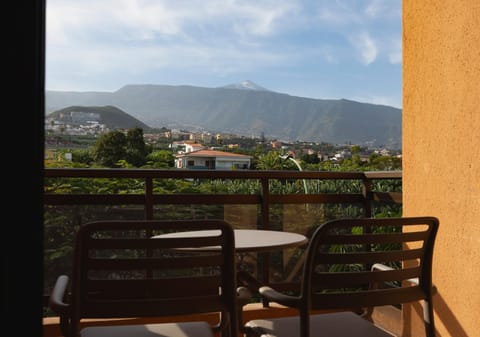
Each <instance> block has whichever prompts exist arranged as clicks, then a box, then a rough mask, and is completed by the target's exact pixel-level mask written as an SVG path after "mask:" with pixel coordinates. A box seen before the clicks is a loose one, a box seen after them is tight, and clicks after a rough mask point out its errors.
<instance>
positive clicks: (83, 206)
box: [44, 169, 402, 337]
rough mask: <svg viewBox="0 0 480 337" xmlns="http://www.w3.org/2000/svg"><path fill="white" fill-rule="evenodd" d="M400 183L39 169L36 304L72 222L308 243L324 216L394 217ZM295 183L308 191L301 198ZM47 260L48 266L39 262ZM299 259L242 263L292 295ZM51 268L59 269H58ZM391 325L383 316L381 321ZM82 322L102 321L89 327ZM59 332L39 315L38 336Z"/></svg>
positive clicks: (296, 175)
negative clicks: (143, 223)
mask: <svg viewBox="0 0 480 337" xmlns="http://www.w3.org/2000/svg"><path fill="white" fill-rule="evenodd" d="M401 179H402V173H401V172H398V171H381V172H380V171H377V172H312V171H245V170H233V171H232V170H230V171H218V170H150V169H148V170H145V169H46V170H45V192H46V193H45V195H44V205H45V210H44V211H45V233H46V240H47V241H46V242H45V268H46V270H45V296H44V304H46V303H47V302H48V291H49V287H50V286H51V285H52V282H53V280H54V279H55V277H56V275H58V274H59V273H67V274H68V273H69V270H68V266H69V260H68V257H69V253H68V252H70V250H69V249H70V247H71V244H72V241H71V240H72V239H73V236H74V233H75V231H76V229H78V227H79V226H80V225H81V224H82V223H85V222H88V221H93V220H99V219H103V220H104V219H140V218H141V219H166V218H199V219H203V218H222V219H225V220H227V221H228V222H230V223H231V224H232V225H233V226H234V228H242V229H244V228H256V229H274V230H288V231H292V232H297V233H301V234H304V235H306V236H307V237H308V236H309V235H310V234H311V232H312V229H314V228H315V227H316V226H317V225H319V224H321V223H323V222H325V221H326V220H330V219H333V218H338V217H346V216H350V217H373V216H388V214H393V215H392V216H395V215H400V214H401V203H402V192H401ZM207 186H208V188H207ZM305 186H308V192H309V193H308V194H305V193H304V192H305ZM167 187H168V188H170V189H167ZM124 188H128V191H126V190H124ZM60 232H61V235H60V234H59V233H60ZM59 237H61V239H56V238H59ZM60 247H61V250H62V251H64V252H66V253H65V256H64V257H63V258H59V256H58V250H59V248H60ZM52 253H53V254H54V255H55V258H56V261H57V262H55V263H51V262H49V260H48V259H49V258H50V257H51V254H52ZM302 253H303V249H302V248H292V249H286V250H284V251H282V252H271V253H252V254H248V255H247V256H245V257H244V258H243V260H244V261H243V262H244V263H243V265H244V266H246V268H247V269H246V270H247V271H248V272H249V273H251V274H252V276H253V277H255V278H257V279H258V280H260V282H262V283H263V284H274V285H275V287H276V288H278V289H284V290H293V289H297V288H298V277H299V271H300V270H301V266H302V259H301V257H302ZM59 261H60V262H59ZM62 261H63V262H62ZM59 265H61V266H62V267H63V268H66V270H59V267H58V266H59ZM60 269H61V267H60ZM385 313H390V317H396V316H398V315H399V313H398V310H396V309H395V308H385V311H383V312H382V313H381V315H383V316H385ZM292 314H294V311H292V310H290V309H286V308H282V307H281V306H278V305H275V304H268V303H261V302H260V300H259V298H258V297H255V298H254V300H253V302H252V303H251V304H248V305H247V306H246V307H245V312H244V319H245V320H246V319H252V318H258V317H277V316H285V315H292ZM392 315H393V316H392ZM387 316H388V315H387ZM397 318H398V317H397ZM132 319H134V320H139V319H135V318H132ZM178 319H181V320H182V319H198V317H190V318H189V317H182V318H178ZM214 319H215V317H208V320H214ZM143 320H145V319H143ZM165 320H166V319H165V318H162V317H159V318H154V319H153V321H157V322H160V321H165ZM394 321H395V319H386V320H384V322H385V323H384V324H393V322H394ZM117 322H118V323H119V324H121V323H125V320H120V321H117ZM127 322H131V321H127ZM92 323H93V324H102V322H101V321H98V320H97V321H94V322H90V324H92ZM59 334H60V331H59V327H58V319H57V318H55V317H53V318H52V317H46V318H44V336H45V337H53V336H57V335H59Z"/></svg>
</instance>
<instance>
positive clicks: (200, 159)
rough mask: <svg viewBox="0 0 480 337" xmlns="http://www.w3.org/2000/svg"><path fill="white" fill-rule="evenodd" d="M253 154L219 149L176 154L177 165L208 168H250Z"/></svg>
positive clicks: (188, 167) (178, 166) (190, 167)
mask: <svg viewBox="0 0 480 337" xmlns="http://www.w3.org/2000/svg"><path fill="white" fill-rule="evenodd" d="M251 160H252V156H247V155H243V154H238V153H231V152H223V151H217V150H198V151H191V152H186V153H180V154H177V155H176V158H175V167H176V168H183V169H185V168H187V169H207V170H236V169H242V170H248V169H249V168H250V163H251Z"/></svg>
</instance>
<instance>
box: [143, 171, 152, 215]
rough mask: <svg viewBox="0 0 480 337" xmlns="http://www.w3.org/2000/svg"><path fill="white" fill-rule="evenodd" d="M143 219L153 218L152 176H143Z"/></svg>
mask: <svg viewBox="0 0 480 337" xmlns="http://www.w3.org/2000/svg"><path fill="white" fill-rule="evenodd" d="M145 219H147V220H153V178H151V177H145Z"/></svg>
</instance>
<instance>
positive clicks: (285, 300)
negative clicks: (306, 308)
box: [258, 286, 300, 308]
mask: <svg viewBox="0 0 480 337" xmlns="http://www.w3.org/2000/svg"><path fill="white" fill-rule="evenodd" d="M258 291H259V292H260V294H261V295H262V296H263V297H265V298H266V299H268V300H269V301H272V302H276V303H278V304H281V305H285V306H287V307H293V308H298V306H299V304H300V298H299V297H297V296H290V295H286V294H283V293H280V292H278V291H276V290H275V289H273V288H271V287H267V286H264V287H261V288H260V289H258Z"/></svg>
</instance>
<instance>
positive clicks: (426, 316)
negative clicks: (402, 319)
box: [423, 298, 435, 337]
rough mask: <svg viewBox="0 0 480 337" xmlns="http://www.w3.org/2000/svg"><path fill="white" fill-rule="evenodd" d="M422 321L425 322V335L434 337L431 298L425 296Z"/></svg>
mask: <svg viewBox="0 0 480 337" xmlns="http://www.w3.org/2000/svg"><path fill="white" fill-rule="evenodd" d="M423 321H424V324H425V335H426V336H427V337H435V322H434V317H433V306H432V298H427V299H425V300H424V303H423Z"/></svg>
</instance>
